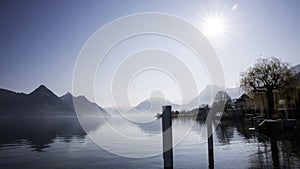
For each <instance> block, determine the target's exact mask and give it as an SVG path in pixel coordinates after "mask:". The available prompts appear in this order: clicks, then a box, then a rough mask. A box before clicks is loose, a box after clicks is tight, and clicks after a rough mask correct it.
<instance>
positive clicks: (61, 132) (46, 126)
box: [0, 117, 99, 152]
mask: <svg viewBox="0 0 300 169" xmlns="http://www.w3.org/2000/svg"><path fill="white" fill-rule="evenodd" d="M92 122H93V120H91V123H90V124H91V126H90V130H95V129H96V128H97V127H98V125H99V124H98V123H92ZM0 135H1V138H0V146H4V145H6V144H10V145H15V144H21V143H24V142H25V144H29V145H31V148H33V150H34V151H39V152H40V151H43V149H45V148H48V147H49V146H50V144H51V143H53V142H54V140H55V139H56V138H60V141H63V142H66V143H68V142H70V141H71V140H72V139H73V138H74V137H75V138H77V139H84V137H85V135H86V132H85V131H84V130H83V129H82V127H81V126H80V123H79V121H78V120H77V118H76V117H22V118H0Z"/></svg>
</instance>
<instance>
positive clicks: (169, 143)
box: [162, 106, 173, 169]
mask: <svg viewBox="0 0 300 169" xmlns="http://www.w3.org/2000/svg"><path fill="white" fill-rule="evenodd" d="M162 109H163V114H162V131H163V158H164V168H165V169H173V136H172V112H171V109H172V107H171V106H163V107H162Z"/></svg>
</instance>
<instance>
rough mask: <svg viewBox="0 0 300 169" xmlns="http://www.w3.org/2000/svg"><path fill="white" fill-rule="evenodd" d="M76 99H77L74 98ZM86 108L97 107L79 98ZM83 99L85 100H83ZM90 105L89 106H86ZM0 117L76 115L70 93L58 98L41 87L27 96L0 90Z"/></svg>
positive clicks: (44, 87)
mask: <svg viewBox="0 0 300 169" xmlns="http://www.w3.org/2000/svg"><path fill="white" fill-rule="evenodd" d="M76 98H77V97H76ZM80 98H81V99H82V100H84V102H85V103H86V104H85V106H86V107H98V108H99V109H100V110H102V111H105V110H104V109H102V108H101V107H99V106H98V105H94V104H95V103H91V102H89V101H88V100H87V99H86V98H85V97H83V96H81V97H80ZM84 98H85V99H84ZM88 105H90V106H88ZM0 115H18V116H19V115H21V116H23V115H38V116H43V115H46V116H51V115H73V116H75V115H76V112H75V111H74V105H73V96H72V95H71V94H70V93H67V94H66V95H64V96H62V97H58V96H57V95H55V94H54V93H53V92H52V91H51V90H49V89H48V88H47V87H46V86H44V85H41V86H39V87H38V88H37V89H35V90H34V91H33V92H31V93H29V94H24V93H16V92H13V91H9V90H5V89H0Z"/></svg>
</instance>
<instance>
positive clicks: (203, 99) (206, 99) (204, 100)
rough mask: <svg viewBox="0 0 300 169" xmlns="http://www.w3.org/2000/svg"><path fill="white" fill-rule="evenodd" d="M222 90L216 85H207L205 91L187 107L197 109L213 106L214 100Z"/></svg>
mask: <svg viewBox="0 0 300 169" xmlns="http://www.w3.org/2000/svg"><path fill="white" fill-rule="evenodd" d="M220 90H222V88H221V87H219V86H216V85H207V86H206V87H205V88H204V90H202V91H201V92H200V94H199V95H198V96H196V97H195V98H194V99H193V100H192V101H191V102H190V103H189V104H188V105H187V106H186V107H187V108H188V109H190V108H193V109H194V108H196V107H199V106H200V105H201V104H211V103H212V102H213V99H214V97H215V95H216V94H217V92H218V91H220Z"/></svg>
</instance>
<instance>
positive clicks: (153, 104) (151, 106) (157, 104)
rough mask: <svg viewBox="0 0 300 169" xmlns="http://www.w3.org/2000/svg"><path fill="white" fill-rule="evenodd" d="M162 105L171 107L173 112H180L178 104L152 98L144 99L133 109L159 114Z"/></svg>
mask: <svg viewBox="0 0 300 169" xmlns="http://www.w3.org/2000/svg"><path fill="white" fill-rule="evenodd" d="M163 105H171V106H172V109H173V110H180V109H181V106H180V105H179V104H174V103H172V102H171V101H170V100H167V99H164V98H159V97H154V98H150V99H146V100H144V101H142V102H140V103H139V104H138V105H137V106H135V107H134V108H133V109H135V110H138V111H141V112H146V111H152V112H153V111H154V112H161V111H162V106H163Z"/></svg>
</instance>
